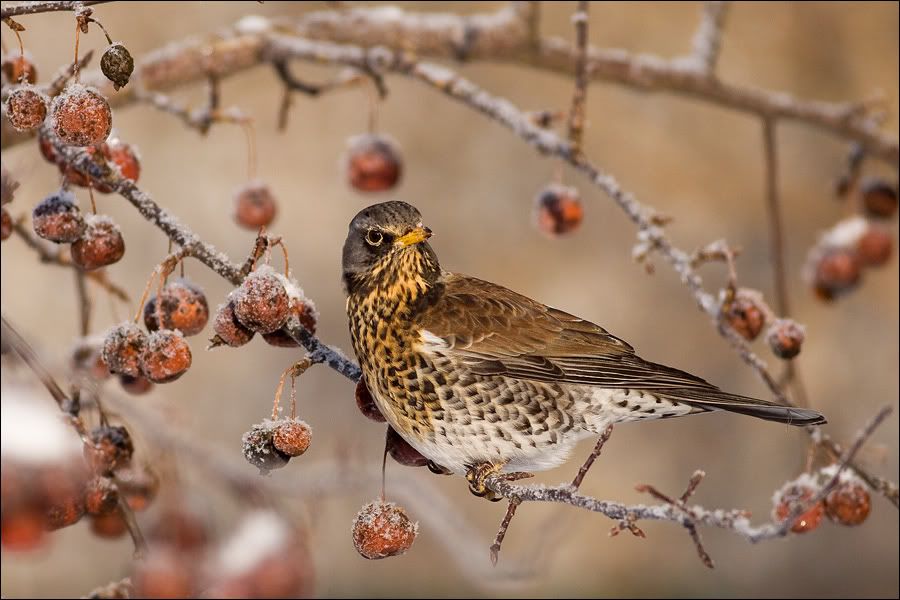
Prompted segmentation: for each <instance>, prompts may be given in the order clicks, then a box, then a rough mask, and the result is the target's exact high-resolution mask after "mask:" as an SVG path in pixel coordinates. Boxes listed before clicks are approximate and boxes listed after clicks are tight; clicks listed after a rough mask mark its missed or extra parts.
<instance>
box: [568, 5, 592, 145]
mask: <svg viewBox="0 0 900 600" xmlns="http://www.w3.org/2000/svg"><path fill="white" fill-rule="evenodd" d="M588 6H589V3H588V2H587V1H586V0H581V1H580V2H579V3H578V9H577V10H576V11H575V14H574V15H572V22H573V23H575V48H576V54H575V61H576V62H575V91H574V92H572V108H571V109H570V110H569V142H570V143H571V144H572V148H571V150H572V154H575V155H579V154H581V152H582V142H583V139H584V126H585V119H586V117H585V104H586V103H587V86H588V70H587V67H588V61H587V47H588Z"/></svg>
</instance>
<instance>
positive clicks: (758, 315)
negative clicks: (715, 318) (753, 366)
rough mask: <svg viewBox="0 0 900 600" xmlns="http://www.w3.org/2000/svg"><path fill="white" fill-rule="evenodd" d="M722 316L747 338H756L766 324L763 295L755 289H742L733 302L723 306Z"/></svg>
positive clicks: (751, 339)
mask: <svg viewBox="0 0 900 600" xmlns="http://www.w3.org/2000/svg"><path fill="white" fill-rule="evenodd" d="M722 317H723V318H724V319H725V321H726V322H727V323H728V324H729V325H731V327H732V329H734V330H735V331H737V332H738V333H739V334H740V335H741V337H743V338H744V339H745V340H748V341H753V340H755V339H756V338H757V337H758V336H759V334H760V332H761V331H762V328H763V326H764V325H765V324H766V313H765V310H764V309H763V306H762V297H761V296H760V295H759V293H758V292H755V291H753V290H745V289H740V290H738V291H737V293H736V294H735V297H734V299H733V300H732V301H731V302H728V303H726V304H725V306H723V307H722Z"/></svg>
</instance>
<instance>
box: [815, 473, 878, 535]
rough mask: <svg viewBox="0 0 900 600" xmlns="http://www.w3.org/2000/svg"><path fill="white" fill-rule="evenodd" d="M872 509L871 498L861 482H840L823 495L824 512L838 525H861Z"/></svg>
mask: <svg viewBox="0 0 900 600" xmlns="http://www.w3.org/2000/svg"><path fill="white" fill-rule="evenodd" d="M871 509H872V498H871V497H870V496H869V491H868V490H867V489H866V487H865V485H864V484H863V483H862V482H858V483H856V482H841V483H839V484H838V486H837V487H836V488H835V489H834V490H832V491H831V492H830V493H829V494H828V495H827V496H826V497H825V514H827V515H828V518H829V519H831V520H832V521H834V522H835V523H838V524H840V525H846V526H848V527H853V526H856V525H861V524H862V523H863V521H865V520H866V518H868V516H869V512H870V511H871Z"/></svg>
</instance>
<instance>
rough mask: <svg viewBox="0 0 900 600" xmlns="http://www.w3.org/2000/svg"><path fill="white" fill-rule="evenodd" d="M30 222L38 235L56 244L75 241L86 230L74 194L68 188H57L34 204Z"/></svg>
mask: <svg viewBox="0 0 900 600" xmlns="http://www.w3.org/2000/svg"><path fill="white" fill-rule="evenodd" d="M31 223H32V227H34V232H35V233H36V234H37V235H38V236H39V237H42V238H44V239H45V240H50V241H51V242H56V243H58V244H64V243H65V244H68V243H71V242H76V241H78V240H79V239H80V238H81V237H82V236H83V235H84V234H85V232H86V230H87V224H86V222H85V219H84V218H83V217H82V216H81V210H80V209H79V208H78V205H77V204H76V203H75V194H73V193H72V192H70V191H68V190H59V191H58V192H56V193H54V194H51V195H49V196H47V197H46V198H44V199H43V200H42V201H41V203H40V204H38V205H37V206H35V207H34V210H33V211H32V213H31Z"/></svg>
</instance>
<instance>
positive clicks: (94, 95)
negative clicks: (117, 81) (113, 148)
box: [51, 83, 112, 146]
mask: <svg viewBox="0 0 900 600" xmlns="http://www.w3.org/2000/svg"><path fill="white" fill-rule="evenodd" d="M51 117H52V118H53V127H54V131H55V132H56V135H57V136H59V139H60V140H62V142H63V143H65V144H67V145H69V146H94V145H96V144H100V143H102V142H104V141H105V140H106V138H107V137H109V133H110V131H112V111H111V110H110V108H109V102H107V101H106V98H104V97H103V96H102V95H101V94H100V92H98V91H97V90H95V89H92V88H86V87H84V86H83V85H80V84H77V83H75V84H70V85H69V86H68V87H67V88H66V89H65V90H63V93H61V94H60V95H59V96H57V97H56V98H54V99H53V106H52V107H51Z"/></svg>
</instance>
